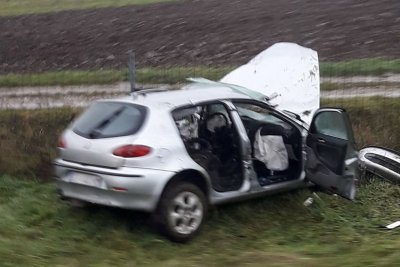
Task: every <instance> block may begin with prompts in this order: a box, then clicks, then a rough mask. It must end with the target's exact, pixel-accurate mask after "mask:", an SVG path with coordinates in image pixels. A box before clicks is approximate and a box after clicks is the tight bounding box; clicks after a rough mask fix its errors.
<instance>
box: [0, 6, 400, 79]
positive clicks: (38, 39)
mask: <svg viewBox="0 0 400 267" xmlns="http://www.w3.org/2000/svg"><path fill="white" fill-rule="evenodd" d="M279 41H291V42H298V43H300V44H302V45H305V46H308V47H311V48H313V49H316V50H317V51H319V55H320V58H321V59H322V60H335V61H337V60H345V59H353V58H364V57H379V56H381V57H389V58H392V57H400V49H399V43H400V1H399V0H380V1H376V0H335V1H327V0H280V1H276V0H251V1H250V0H189V1H180V2H176V3H164V4H154V5H149V6H141V7H122V8H106V9H97V10H81V11H65V12H59V13H52V14H42V15H26V16H18V17H8V18H0V73H8V72H41V71H48V70H60V69H64V70H65V69H92V68H99V67H104V66H106V67H121V66H125V62H126V59H127V53H128V51H135V53H136V55H137V59H138V63H139V66H142V67H143V66H165V65H200V64H202V65H203V64H209V65H219V64H239V63H243V62H245V61H247V60H248V59H249V58H250V57H251V56H253V55H255V54H256V53H257V52H259V51H261V50H263V49H264V48H266V47H268V46H270V45H271V44H273V43H275V42H279Z"/></svg>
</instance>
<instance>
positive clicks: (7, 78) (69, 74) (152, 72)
mask: <svg viewBox="0 0 400 267" xmlns="http://www.w3.org/2000/svg"><path fill="white" fill-rule="evenodd" d="M234 68H235V67H233V66H225V67H206V66H197V67H164V68H162V67H159V68H154V67H153V68H140V69H138V70H137V74H136V75H137V82H138V83H152V84H154V83H161V84H175V83H181V82H185V79H186V78H188V77H204V78H208V79H211V80H219V79H221V78H222V77H223V76H224V75H225V74H227V73H228V72H230V71H231V70H233V69H234ZM385 73H400V59H397V60H386V59H379V58H373V59H359V60H351V61H343V62H321V64H320V75H321V77H338V76H340V77H341V76H353V75H358V76H363V75H382V74H385ZM127 80H128V72H127V70H126V69H123V70H96V71H79V70H77V71H59V72H46V73H36V74H6V75H0V87H17V86H51V85H87V84H110V83H116V82H121V81H127ZM363 85H366V84H358V85H357V86H363ZM373 85H374V86H377V85H385V84H384V83H375V84H373ZM345 87H348V86H347V85H346V84H337V83H329V82H327V83H323V84H321V89H322V90H332V89H342V88H345ZM352 87H354V85H352Z"/></svg>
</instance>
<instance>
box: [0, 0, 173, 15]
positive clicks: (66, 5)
mask: <svg viewBox="0 0 400 267" xmlns="http://www.w3.org/2000/svg"><path fill="white" fill-rule="evenodd" d="M167 1H173V0H113V1H109V0H12V1H10V0H2V1H0V16H16V15H23V14H37V13H46V12H57V11H62V10H70V9H88V8H102V7H119V6H126V5H145V4H151V3H157V2H167Z"/></svg>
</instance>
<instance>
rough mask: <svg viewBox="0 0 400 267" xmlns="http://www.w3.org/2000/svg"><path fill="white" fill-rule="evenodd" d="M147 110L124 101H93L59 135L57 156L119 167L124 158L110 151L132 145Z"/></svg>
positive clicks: (83, 162)
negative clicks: (60, 135)
mask: <svg viewBox="0 0 400 267" xmlns="http://www.w3.org/2000/svg"><path fill="white" fill-rule="evenodd" d="M146 114H147V109H146V108H145V107H143V106H140V105H135V104H131V103H126V102H113V101H99V102H95V103H94V104H92V105H91V106H90V107H89V108H88V109H87V110H86V111H85V112H83V114H82V115H81V116H79V117H78V119H77V120H75V121H74V122H73V124H72V125H71V126H70V127H69V128H68V129H67V130H66V131H65V132H64V133H63V135H62V137H61V140H60V142H61V145H59V147H60V149H59V151H60V158H61V159H63V160H66V161H70V162H75V163H80V164H82V165H91V166H98V167H105V168H113V169H116V168H119V167H121V166H123V165H124V163H125V158H123V157H118V156H115V155H114V154H113V152H114V151H115V150H116V149H117V148H120V147H122V146H126V145H129V144H133V142H134V141H135V139H136V138H137V133H138V132H139V130H140V129H141V127H142V126H143V123H144V121H145V118H146Z"/></svg>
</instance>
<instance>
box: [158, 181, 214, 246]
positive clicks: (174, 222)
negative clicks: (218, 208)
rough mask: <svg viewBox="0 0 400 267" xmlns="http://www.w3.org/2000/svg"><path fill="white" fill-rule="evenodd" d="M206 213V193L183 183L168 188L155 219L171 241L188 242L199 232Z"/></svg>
mask: <svg viewBox="0 0 400 267" xmlns="http://www.w3.org/2000/svg"><path fill="white" fill-rule="evenodd" d="M206 213H207V201H206V198H205V196H204V193H203V192H202V191H201V190H200V189H199V188H198V187H197V186H195V185H194V184H191V183H186V182H183V183H179V184H173V185H170V186H168V187H167V188H166V190H165V192H164V194H163V196H162V197H161V200H160V204H159V206H158V209H157V211H156V214H155V219H156V223H157V225H158V227H159V228H160V230H161V231H162V232H163V233H164V234H165V235H166V236H167V237H168V238H169V239H171V240H172V241H175V242H187V241H189V240H190V239H192V238H193V237H194V236H195V235H196V234H197V233H198V232H199V230H200V228H201V225H202V223H203V220H204V218H205V215H206Z"/></svg>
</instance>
